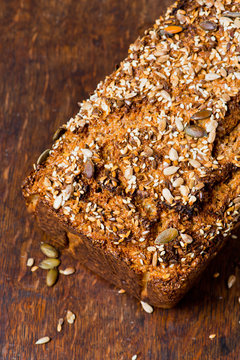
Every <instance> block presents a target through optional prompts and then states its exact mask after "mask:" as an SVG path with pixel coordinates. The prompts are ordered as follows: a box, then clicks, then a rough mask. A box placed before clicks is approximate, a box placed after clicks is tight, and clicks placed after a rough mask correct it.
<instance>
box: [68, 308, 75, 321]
mask: <svg viewBox="0 0 240 360" xmlns="http://www.w3.org/2000/svg"><path fill="white" fill-rule="evenodd" d="M66 318H67V322H68V323H69V324H73V323H74V321H75V319H76V315H75V314H74V313H73V312H72V311H70V310H68V311H67V315H66Z"/></svg>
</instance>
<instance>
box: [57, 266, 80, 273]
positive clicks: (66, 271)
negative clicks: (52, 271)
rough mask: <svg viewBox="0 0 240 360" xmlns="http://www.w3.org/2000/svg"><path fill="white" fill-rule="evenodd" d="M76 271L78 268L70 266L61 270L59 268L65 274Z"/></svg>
mask: <svg viewBox="0 0 240 360" xmlns="http://www.w3.org/2000/svg"><path fill="white" fill-rule="evenodd" d="M75 271H76V270H75V269H74V268H73V267H68V268H66V269H64V270H61V269H60V270H59V272H60V274H63V275H72V274H74V273H75Z"/></svg>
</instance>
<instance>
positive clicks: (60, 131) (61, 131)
mask: <svg viewBox="0 0 240 360" xmlns="http://www.w3.org/2000/svg"><path fill="white" fill-rule="evenodd" d="M66 131H67V129H66V126H65V125H62V126H60V127H59V128H58V129H57V130H56V131H55V133H54V135H53V138H52V139H53V141H57V140H58V139H59V138H60V137H61V136H62V135H63V134H65V132H66Z"/></svg>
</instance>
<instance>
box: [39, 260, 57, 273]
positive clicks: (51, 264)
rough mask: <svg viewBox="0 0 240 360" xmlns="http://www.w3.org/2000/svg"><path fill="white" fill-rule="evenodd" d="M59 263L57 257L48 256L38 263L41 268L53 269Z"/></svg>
mask: <svg viewBox="0 0 240 360" xmlns="http://www.w3.org/2000/svg"><path fill="white" fill-rule="evenodd" d="M59 265H60V260H59V259H54V258H49V259H45V260H43V261H42V262H41V263H40V264H39V267H40V268H41V269H44V270H49V269H53V268H55V267H58V266H59Z"/></svg>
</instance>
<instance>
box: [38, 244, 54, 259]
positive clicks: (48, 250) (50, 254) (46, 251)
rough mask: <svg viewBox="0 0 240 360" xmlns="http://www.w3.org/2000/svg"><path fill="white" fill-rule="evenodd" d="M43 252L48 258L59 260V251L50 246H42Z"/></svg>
mask: <svg viewBox="0 0 240 360" xmlns="http://www.w3.org/2000/svg"><path fill="white" fill-rule="evenodd" d="M40 248H41V251H42V253H43V254H44V255H46V256H47V257H48V258H57V257H58V251H57V250H56V249H55V248H54V247H53V246H52V245H49V244H46V243H44V244H42V245H41V247H40Z"/></svg>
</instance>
